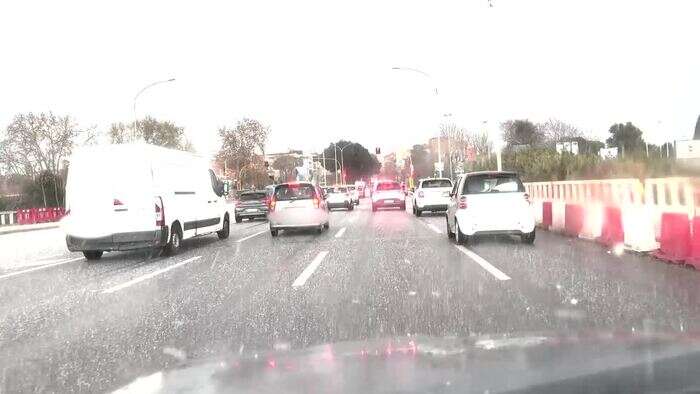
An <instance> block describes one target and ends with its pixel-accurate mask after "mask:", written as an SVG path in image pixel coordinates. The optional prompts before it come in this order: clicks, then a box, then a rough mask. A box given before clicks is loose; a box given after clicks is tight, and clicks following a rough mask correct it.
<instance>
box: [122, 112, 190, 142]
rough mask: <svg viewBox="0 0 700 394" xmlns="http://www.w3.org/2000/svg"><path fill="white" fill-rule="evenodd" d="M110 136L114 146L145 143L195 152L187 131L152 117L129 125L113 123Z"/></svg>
mask: <svg viewBox="0 0 700 394" xmlns="http://www.w3.org/2000/svg"><path fill="white" fill-rule="evenodd" d="M108 135H109V139H110V142H111V143H113V144H123V143H127V142H135V141H144V142H146V143H149V144H153V145H158V146H163V147H166V148H172V149H180V150H186V151H193V150H194V148H193V146H192V144H191V143H190V142H189V141H188V140H187V138H185V131H184V129H183V128H182V127H179V126H177V125H175V124H174V123H172V122H170V121H159V120H156V119H154V118H152V117H150V116H149V117H146V118H145V119H143V120H139V121H136V122H131V123H129V124H124V123H121V122H119V123H112V125H111V126H110V128H109V132H108Z"/></svg>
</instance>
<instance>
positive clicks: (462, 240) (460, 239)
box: [455, 218, 469, 245]
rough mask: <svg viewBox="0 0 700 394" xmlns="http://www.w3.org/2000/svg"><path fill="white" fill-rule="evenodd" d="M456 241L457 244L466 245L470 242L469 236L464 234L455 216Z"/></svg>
mask: <svg viewBox="0 0 700 394" xmlns="http://www.w3.org/2000/svg"><path fill="white" fill-rule="evenodd" d="M455 243H456V244H457V245H466V244H468V243H469V237H468V236H467V235H464V233H463V232H462V229H460V228H459V222H457V219H456V218H455Z"/></svg>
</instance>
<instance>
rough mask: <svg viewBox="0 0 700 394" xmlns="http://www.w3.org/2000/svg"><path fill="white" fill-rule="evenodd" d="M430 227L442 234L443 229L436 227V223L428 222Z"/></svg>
mask: <svg viewBox="0 0 700 394" xmlns="http://www.w3.org/2000/svg"><path fill="white" fill-rule="evenodd" d="M428 227H430V229H431V230H433V231H435V232H436V233H438V234H442V231H440V229H439V228H437V227H435V225H434V224H432V223H428Z"/></svg>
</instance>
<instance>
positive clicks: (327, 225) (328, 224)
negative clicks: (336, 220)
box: [323, 222, 331, 230]
mask: <svg viewBox="0 0 700 394" xmlns="http://www.w3.org/2000/svg"><path fill="white" fill-rule="evenodd" d="M323 228H325V229H326V230H328V229H329V228H331V224H330V223H329V222H326V223H325V224H324V225H323Z"/></svg>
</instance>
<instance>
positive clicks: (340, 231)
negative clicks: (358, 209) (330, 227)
mask: <svg viewBox="0 0 700 394" xmlns="http://www.w3.org/2000/svg"><path fill="white" fill-rule="evenodd" d="M343 234H345V227H343V228H341V229H340V230H338V232H337V233H335V237H336V238H340V237H342V236H343Z"/></svg>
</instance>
